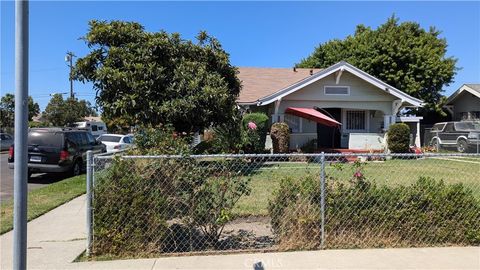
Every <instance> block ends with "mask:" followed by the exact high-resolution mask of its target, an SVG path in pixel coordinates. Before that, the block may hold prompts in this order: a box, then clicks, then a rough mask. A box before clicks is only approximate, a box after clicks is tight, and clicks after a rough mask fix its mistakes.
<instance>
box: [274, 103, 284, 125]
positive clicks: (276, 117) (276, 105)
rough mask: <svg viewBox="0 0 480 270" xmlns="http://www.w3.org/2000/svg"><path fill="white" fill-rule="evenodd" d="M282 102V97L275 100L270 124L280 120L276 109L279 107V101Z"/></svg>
mask: <svg viewBox="0 0 480 270" xmlns="http://www.w3.org/2000/svg"><path fill="white" fill-rule="evenodd" d="M281 102H282V98H279V99H277V100H276V101H275V103H274V110H275V111H274V113H273V118H272V124H273V123H276V122H278V121H280V119H278V118H279V115H278V109H279V108H280V103H281Z"/></svg>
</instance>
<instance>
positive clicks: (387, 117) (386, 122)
mask: <svg viewBox="0 0 480 270" xmlns="http://www.w3.org/2000/svg"><path fill="white" fill-rule="evenodd" d="M391 119H392V116H391V115H388V114H386V115H384V116H383V129H384V130H385V131H388V128H389V127H390V123H391V122H390V121H391Z"/></svg>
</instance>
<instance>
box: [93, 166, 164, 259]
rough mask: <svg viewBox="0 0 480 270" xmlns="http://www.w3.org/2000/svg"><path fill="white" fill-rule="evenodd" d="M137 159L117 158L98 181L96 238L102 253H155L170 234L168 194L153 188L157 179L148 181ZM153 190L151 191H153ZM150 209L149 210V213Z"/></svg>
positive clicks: (100, 175) (94, 250)
mask: <svg viewBox="0 0 480 270" xmlns="http://www.w3.org/2000/svg"><path fill="white" fill-rule="evenodd" d="M136 168H137V166H136V165H135V161H134V160H121V159H117V160H115V161H114V162H113V164H112V165H111V166H110V167H109V168H108V169H107V170H104V171H103V172H102V173H99V174H97V175H98V176H97V177H96V179H95V180H96V181H95V199H94V200H93V208H94V209H95V210H94V217H95V218H94V219H93V220H94V228H95V241H94V242H93V244H94V246H93V252H94V253H95V254H97V255H101V254H115V255H121V254H130V255H131V254H136V253H137V252H138V251H139V250H141V251H142V253H146V254H149V253H153V252H156V251H158V250H159V249H161V248H162V244H163V239H164V237H165V236H166V235H167V231H168V226H167V222H166V221H167V218H166V215H165V213H164V212H163V211H162V209H167V207H169V206H168V203H167V197H166V196H165V195H164V194H162V193H161V192H152V191H153V190H155V189H156V188H157V184H158V183H157V182H154V181H147V180H146V178H145V177H144V175H143V173H142V172H141V171H140V170H137V169H136ZM149 191H150V192H149ZM145 213H148V214H145Z"/></svg>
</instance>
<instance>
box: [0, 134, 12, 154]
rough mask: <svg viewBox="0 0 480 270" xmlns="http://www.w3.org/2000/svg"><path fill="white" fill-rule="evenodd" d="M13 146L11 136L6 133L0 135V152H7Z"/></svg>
mask: <svg viewBox="0 0 480 270" xmlns="http://www.w3.org/2000/svg"><path fill="white" fill-rule="evenodd" d="M12 144H13V136H12V135H10V134H8V133H0V150H1V151H3V150H8V149H9V148H10V146H11V145H12Z"/></svg>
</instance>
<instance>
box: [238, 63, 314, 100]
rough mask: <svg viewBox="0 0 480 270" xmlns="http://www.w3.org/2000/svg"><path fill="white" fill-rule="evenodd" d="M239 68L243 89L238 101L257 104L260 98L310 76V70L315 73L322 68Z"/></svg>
mask: <svg viewBox="0 0 480 270" xmlns="http://www.w3.org/2000/svg"><path fill="white" fill-rule="evenodd" d="M238 70H239V72H240V73H239V74H238V75H237V76H238V78H239V79H240V81H241V82H242V90H241V91H240V95H239V97H238V99H237V102H238V103H240V104H242V103H243V104H246V103H250V104H256V103H257V100H259V99H260V98H263V97H266V96H268V95H270V94H272V93H275V92H277V91H278V90H280V89H284V88H286V87H288V86H290V85H292V84H294V83H296V82H299V81H301V80H303V79H305V78H308V77H310V76H311V75H310V71H312V73H313V74H315V73H316V72H319V71H320V70H321V69H308V68H297V69H295V70H294V69H293V68H259V67H239V68H238Z"/></svg>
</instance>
